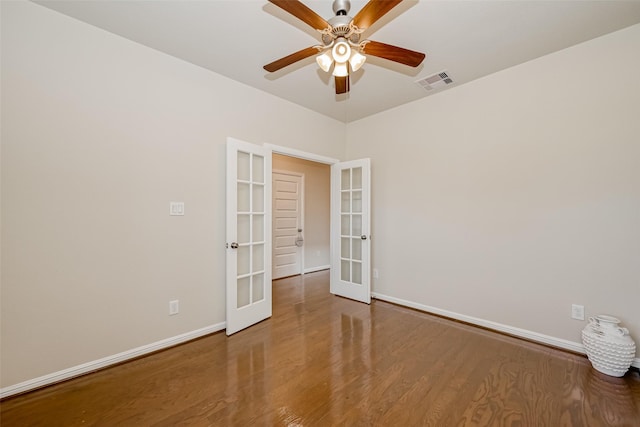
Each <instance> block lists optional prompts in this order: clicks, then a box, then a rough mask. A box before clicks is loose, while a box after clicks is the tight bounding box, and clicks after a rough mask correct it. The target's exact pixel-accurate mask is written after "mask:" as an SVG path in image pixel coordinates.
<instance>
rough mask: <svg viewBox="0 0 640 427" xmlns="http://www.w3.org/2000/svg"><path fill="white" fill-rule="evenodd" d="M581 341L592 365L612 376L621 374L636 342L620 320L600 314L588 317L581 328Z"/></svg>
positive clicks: (627, 364) (627, 366) (632, 353)
mask: <svg viewBox="0 0 640 427" xmlns="http://www.w3.org/2000/svg"><path fill="white" fill-rule="evenodd" d="M582 343H583V344H584V347H585V349H586V350H587V356H588V357H589V361H591V364H592V365H593V367H594V368H595V369H596V370H598V371H600V372H602V373H603V374H607V375H611V376H613V377H621V376H623V375H624V374H625V373H626V372H627V371H628V370H629V367H630V366H631V363H632V362H633V358H634V357H635V355H636V344H635V343H634V342H633V340H632V339H631V337H630V336H629V331H628V330H627V328H622V327H620V320H618V319H617V318H615V317H613V316H608V315H606V314H601V315H598V316H596V317H590V318H589V324H588V325H587V326H585V328H584V329H583V330H582Z"/></svg>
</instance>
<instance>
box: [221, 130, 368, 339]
mask: <svg viewBox="0 0 640 427" xmlns="http://www.w3.org/2000/svg"><path fill="white" fill-rule="evenodd" d="M271 178H272V175H271V150H270V149H267V148H265V147H262V146H259V145H254V144H250V143H247V142H243V141H239V140H237V139H234V138H227V188H226V191H227V200H226V204H227V206H226V214H227V231H226V238H227V239H226V241H227V243H226V246H227V249H226V269H227V272H226V290H227V296H226V300H227V301H226V303H227V320H226V331H227V335H231V334H234V333H235V332H238V331H240V330H242V329H244V328H247V327H249V326H251V325H253V324H255V323H258V322H260V321H261V320H264V319H266V318H268V317H271V313H272V306H271V304H272V298H271V272H272V259H271V241H272V240H271V232H272V230H271V227H272V222H271V209H272V206H271V202H272V187H271V184H272V182H271ZM370 211H371V166H370V160H369V159H362V160H353V161H349V162H344V163H334V164H332V166H331V284H330V291H331V293H332V294H335V295H340V296H343V297H346V298H351V299H354V300H357V301H362V302H364V303H367V304H369V303H370V302H371V283H370V271H371V235H370V226H371V225H370V224H371V220H370Z"/></svg>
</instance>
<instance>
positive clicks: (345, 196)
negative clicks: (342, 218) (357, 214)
mask: <svg viewBox="0 0 640 427" xmlns="http://www.w3.org/2000/svg"><path fill="white" fill-rule="evenodd" d="M350 198H351V197H350V194H349V192H348V191H343V192H342V193H341V199H342V200H341V201H340V212H344V213H349V212H351V203H350V202H351V200H350Z"/></svg>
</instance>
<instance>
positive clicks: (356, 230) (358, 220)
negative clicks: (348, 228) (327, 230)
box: [351, 215, 362, 236]
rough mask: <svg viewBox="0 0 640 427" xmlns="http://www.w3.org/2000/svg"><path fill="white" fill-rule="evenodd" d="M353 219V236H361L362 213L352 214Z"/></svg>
mask: <svg viewBox="0 0 640 427" xmlns="http://www.w3.org/2000/svg"><path fill="white" fill-rule="evenodd" d="M351 217H352V218H353V219H352V221H353V230H352V233H353V234H351V235H352V236H360V235H362V215H352V216H351Z"/></svg>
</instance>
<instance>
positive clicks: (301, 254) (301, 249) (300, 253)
mask: <svg viewBox="0 0 640 427" xmlns="http://www.w3.org/2000/svg"><path fill="white" fill-rule="evenodd" d="M271 154H272V155H273V152H271ZM276 173H277V174H280V175H289V176H296V177H298V178H300V185H301V187H302V188H301V190H300V212H299V213H300V223H299V224H298V228H301V229H302V230H303V231H302V232H303V233H304V197H305V196H304V174H303V173H300V172H294V171H288V170H283V169H273V168H271V180H272V181H273V174H276ZM329 182H331V181H329ZM271 193H272V194H271V198H272V199H273V196H274V194H275V187H274V186H273V184H272V185H271ZM274 209H275V205H274V204H273V203H272V204H271V252H272V253H273V252H274V251H275V236H274V233H273V232H274V227H273V224H274V222H275V216H274V215H273V211H274ZM302 236H303V238H304V234H303V235H302ZM298 256H299V257H300V271H299V272H298V274H304V245H302V246H301V247H299V249H298ZM271 271H272V275H271V280H274V279H273V255H272V256H271Z"/></svg>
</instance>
